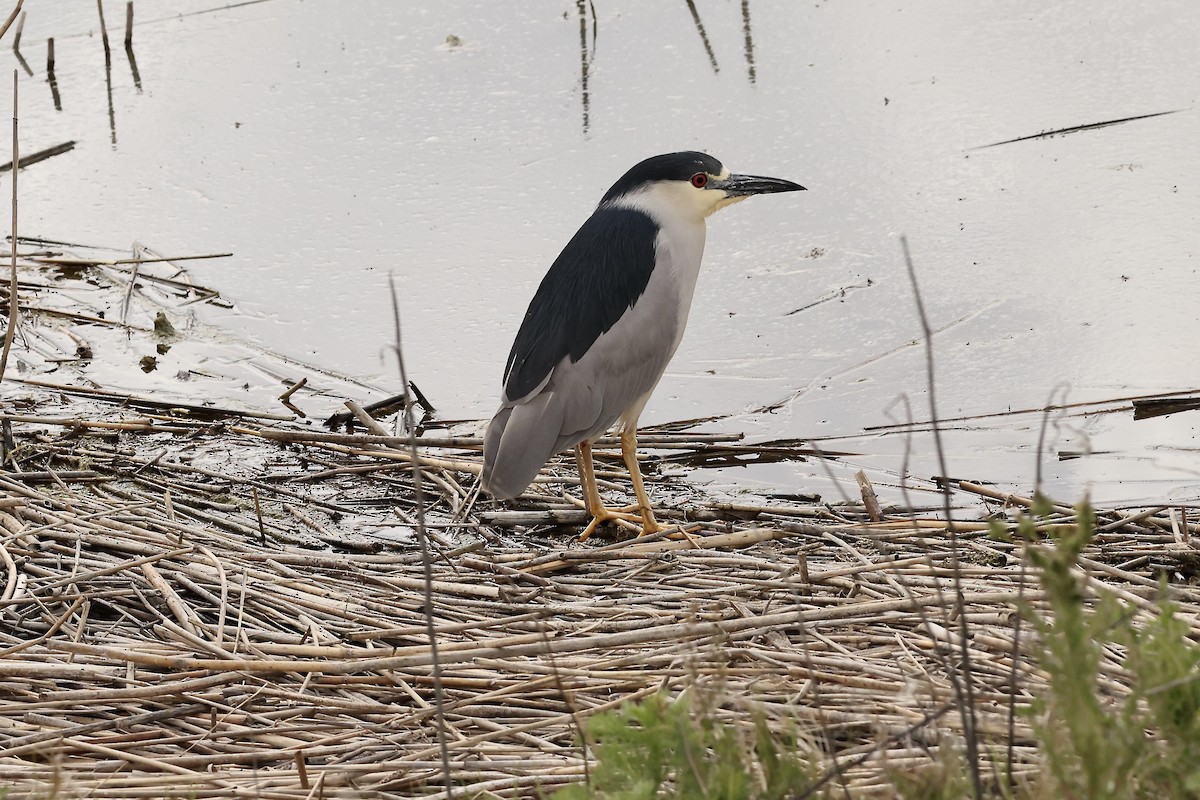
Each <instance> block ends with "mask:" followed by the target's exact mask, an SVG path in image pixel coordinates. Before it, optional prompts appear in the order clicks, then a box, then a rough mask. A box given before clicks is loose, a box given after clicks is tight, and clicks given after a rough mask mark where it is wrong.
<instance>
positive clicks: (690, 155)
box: [600, 151, 724, 205]
mask: <svg viewBox="0 0 1200 800" xmlns="http://www.w3.org/2000/svg"><path fill="white" fill-rule="evenodd" d="M723 169H724V167H723V166H722V165H721V162H720V161H717V159H715V158H713V157H712V156H710V155H708V154H707V153H697V152H695V151H686V152H683V153H666V154H664V155H661V156H651V157H650V158H647V159H646V160H645V161H642V162H640V163H638V164H636V165H634V166H633V167H632V168H631V169H630V170H629V171H628V172H626V173H625V174H624V175H622V176H621V179H620V180H619V181H617V182H616V183H614V184H613V185H612V188H611V189H609V190H608V192H607V193H606V194H605V195H604V199H603V200H601V201H600V204H601V205H604V204H605V203H607V202H609V201H610V200H615V199H617V198H618V197H621V196H622V195H626V194H629V193H630V192H632V191H634V190H635V189H637V188H638V187H639V186H644V185H646V184H647V183H653V182H654V181H686V180H688V179H690V178H691V177H692V176H693V175H695V174H696V173H697V172H707V173H708V174H710V175H720V174H721V171H722V170H723Z"/></svg>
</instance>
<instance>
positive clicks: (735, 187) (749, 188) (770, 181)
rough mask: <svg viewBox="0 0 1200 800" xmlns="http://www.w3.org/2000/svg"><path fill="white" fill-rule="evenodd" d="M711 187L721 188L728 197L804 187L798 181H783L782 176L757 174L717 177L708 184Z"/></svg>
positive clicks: (799, 190)
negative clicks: (771, 176) (773, 176)
mask: <svg viewBox="0 0 1200 800" xmlns="http://www.w3.org/2000/svg"><path fill="white" fill-rule="evenodd" d="M709 186H711V187H712V188H713V189H721V190H723V191H724V192H725V193H726V194H727V195H729V196H730V197H747V196H749V195H752V194H771V193H773V192H803V191H805V189H804V187H803V186H801V185H800V184H798V183H792V182H791V181H785V180H783V179H782V178H762V177H759V176H758V175H730V176H729V177H728V178H725V179H724V180H721V179H717V180H714V181H712V183H710V184H709Z"/></svg>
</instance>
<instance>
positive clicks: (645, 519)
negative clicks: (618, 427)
mask: <svg viewBox="0 0 1200 800" xmlns="http://www.w3.org/2000/svg"><path fill="white" fill-rule="evenodd" d="M621 456H622V457H623V458H624V459H625V466H626V467H628V468H629V477H630V479H632V480H633V491H634V494H636V495H637V501H638V509H639V510H640V511H641V512H642V533H643V534H647V533H658V532H659V531H661V530H662V526H661V525H659V524H658V520H656V519H655V518H654V509H653V508H651V507H650V498H649V497H648V496H647V495H646V485H645V484H644V483H643V482H642V470H641V468H639V467H638V460H637V428H635V427H633V426H630V427H628V428H626V429H625V430H623V431H621Z"/></svg>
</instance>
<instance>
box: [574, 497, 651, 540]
mask: <svg viewBox="0 0 1200 800" xmlns="http://www.w3.org/2000/svg"><path fill="white" fill-rule="evenodd" d="M591 514H592V521H591V522H589V523H588V524H587V527H586V528H584V529H583V532H582V533H580V534H579V541H581V542H586V541H587V540H588V538H589V537H591V535H592V534H593V533H595V532H596V529H597V528H598V527H600V526H601V525H603V524H605V523H606V522H615V523H617V524H618V525H620V526H621V527H623V528H627V529H629V530H635V531H636V530H637V529H638V528H637V525H636V524H634V523H637V522H641V521H642V517H641V516H639V515H637V514H630V513H627V512H625V511H622V510H616V509H611V508H605V507H604V506H597V507H596V510H595V511H592V512H591Z"/></svg>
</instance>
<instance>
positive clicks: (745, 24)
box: [742, 0, 756, 83]
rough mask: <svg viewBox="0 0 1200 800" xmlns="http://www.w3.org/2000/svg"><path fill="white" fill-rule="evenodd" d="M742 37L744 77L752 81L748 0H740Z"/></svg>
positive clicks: (752, 47) (752, 56) (751, 42)
mask: <svg viewBox="0 0 1200 800" xmlns="http://www.w3.org/2000/svg"><path fill="white" fill-rule="evenodd" d="M742 39H743V41H744V42H745V45H746V77H747V78H749V79H750V83H754V81H755V78H756V76H755V74H754V37H753V36H751V34H750V0H742Z"/></svg>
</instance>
